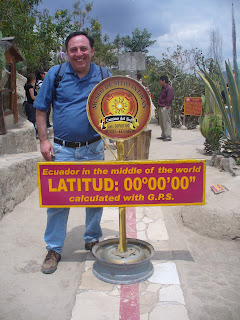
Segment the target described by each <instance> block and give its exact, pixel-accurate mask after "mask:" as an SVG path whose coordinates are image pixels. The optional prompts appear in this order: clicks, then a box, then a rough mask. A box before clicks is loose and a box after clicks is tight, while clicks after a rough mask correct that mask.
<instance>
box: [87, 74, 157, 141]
mask: <svg viewBox="0 0 240 320" xmlns="http://www.w3.org/2000/svg"><path fill="white" fill-rule="evenodd" d="M87 113H88V118H89V121H90V123H91V125H92V126H93V128H94V129H95V130H96V131H97V132H98V133H100V134H101V135H103V136H105V137H107V138H110V139H114V140H123V139H124V140H125V139H129V138H131V137H133V136H135V135H137V134H139V133H140V132H141V131H142V130H143V129H144V128H145V127H146V126H147V124H148V122H149V120H150V116H151V101H150V97H149V95H148V93H147V91H146V90H145V88H144V87H143V86H142V85H141V84H140V83H139V82H138V81H136V80H134V79H132V78H129V77H123V76H115V77H111V78H107V79H104V80H103V81H101V82H100V83H99V84H98V85H97V86H96V87H95V88H94V89H93V90H92V92H91V94H90V96H89V98H88V105H87Z"/></svg>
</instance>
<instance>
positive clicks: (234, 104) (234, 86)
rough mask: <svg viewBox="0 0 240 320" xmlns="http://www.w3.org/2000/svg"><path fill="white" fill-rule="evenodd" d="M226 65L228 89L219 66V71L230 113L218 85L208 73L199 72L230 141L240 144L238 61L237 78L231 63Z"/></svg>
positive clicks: (236, 67)
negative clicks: (219, 113)
mask: <svg viewBox="0 0 240 320" xmlns="http://www.w3.org/2000/svg"><path fill="white" fill-rule="evenodd" d="M225 65H226V72H227V79H228V82H227V83H228V88H227V84H226V82H225V80H224V76H223V73H222V71H221V69H220V66H219V65H218V69H219V74H220V77H221V82H222V86H223V89H224V92H225V97H226V105H227V106H228V112H227V109H226V108H225V104H224V102H223V100H222V96H221V92H220V89H219V88H218V87H217V85H216V83H215V82H214V81H213V80H212V79H211V78H210V76H209V75H208V74H207V73H206V72H203V74H201V73H200V72H198V74H199V76H200V77H201V78H202V79H203V81H204V82H205V84H206V85H207V87H208V89H209V90H210V92H211V93H212V96H213V98H214V99H215V101H216V103H217V106H218V108H219V110H220V111H221V114H222V118H223V121H224V123H225V126H226V128H227V130H228V133H229V136H230V139H231V140H232V141H233V142H234V141H235V142H236V143H240V95H239V93H240V72H239V69H238V65H237V62H236V61H234V70H235V77H234V73H233V71H232V68H231V65H230V62H228V63H227V62H225Z"/></svg>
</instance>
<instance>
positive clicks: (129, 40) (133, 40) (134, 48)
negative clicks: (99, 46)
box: [114, 28, 156, 53]
mask: <svg viewBox="0 0 240 320" xmlns="http://www.w3.org/2000/svg"><path fill="white" fill-rule="evenodd" d="M151 35H152V34H151V33H149V32H148V31H147V29H143V31H140V30H139V29H138V28H136V29H135V30H134V31H133V32H132V37H130V36H125V37H122V38H121V39H119V35H117V37H116V38H115V40H114V43H115V44H118V45H119V46H120V45H121V47H122V48H124V51H125V52H144V53H148V50H147V48H148V47H150V46H151V45H153V44H154V43H155V42H156V40H150V38H151Z"/></svg>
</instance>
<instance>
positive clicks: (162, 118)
mask: <svg viewBox="0 0 240 320" xmlns="http://www.w3.org/2000/svg"><path fill="white" fill-rule="evenodd" d="M168 83H169V80H168V77H167V76H161V77H160V84H161V87H162V90H161V93H160V95H159V98H158V106H159V113H158V116H159V124H160V127H161V129H162V135H161V137H158V138H157V139H161V140H163V141H171V140H172V123H171V116H170V113H171V105H172V100H173V88H172V87H171V86H170V85H169V84H168Z"/></svg>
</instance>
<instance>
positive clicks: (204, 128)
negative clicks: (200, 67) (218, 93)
mask: <svg viewBox="0 0 240 320" xmlns="http://www.w3.org/2000/svg"><path fill="white" fill-rule="evenodd" d="M202 107H203V116H202V119H201V123H200V131H201V133H202V135H203V136H204V138H205V142H204V150H205V154H208V155H211V154H212V153H213V152H214V151H215V152H217V153H219V152H220V140H221V138H222V136H223V123H222V115H221V113H220V111H219V110H218V108H217V105H216V102H215V100H214V99H213V98H212V96H211V94H210V91H209V89H208V87H207V85H205V96H202Z"/></svg>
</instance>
